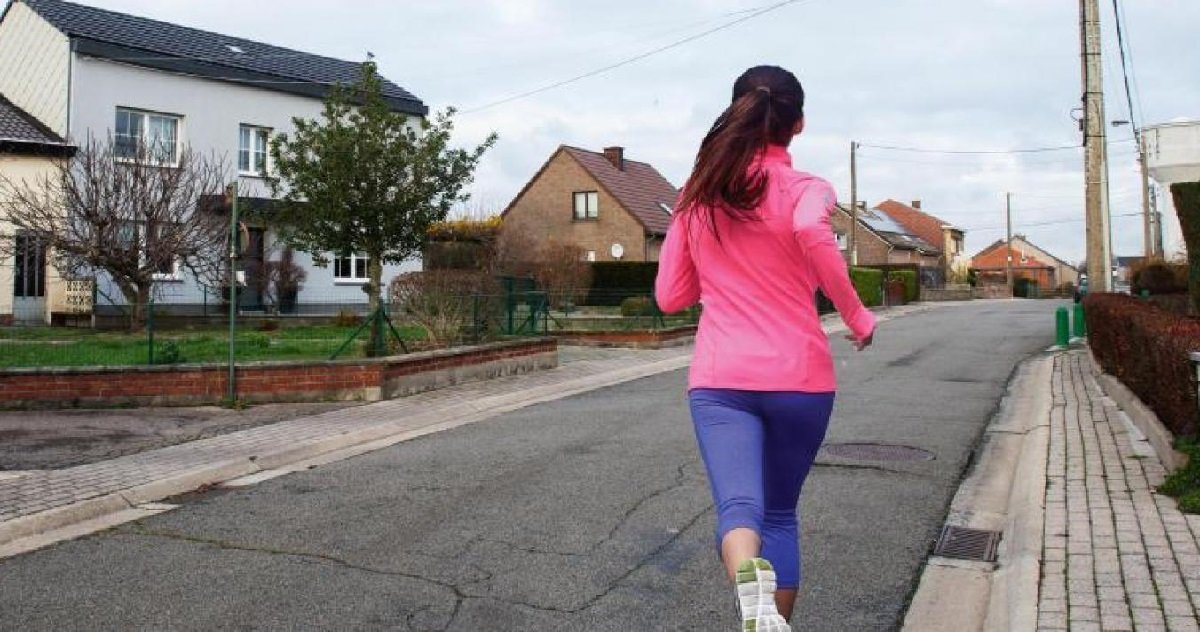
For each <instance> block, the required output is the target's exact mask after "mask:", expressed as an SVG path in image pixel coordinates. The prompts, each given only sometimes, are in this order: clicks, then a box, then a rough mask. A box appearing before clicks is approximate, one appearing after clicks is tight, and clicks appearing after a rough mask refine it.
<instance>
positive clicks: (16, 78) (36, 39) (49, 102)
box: [0, 2, 71, 136]
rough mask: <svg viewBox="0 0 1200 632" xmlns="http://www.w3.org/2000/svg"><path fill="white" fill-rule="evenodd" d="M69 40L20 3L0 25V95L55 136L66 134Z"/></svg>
mask: <svg viewBox="0 0 1200 632" xmlns="http://www.w3.org/2000/svg"><path fill="white" fill-rule="evenodd" d="M70 59H71V54H70V41H69V40H68V39H67V36H66V35H63V34H62V33H61V32H60V31H58V30H57V29H55V28H54V27H53V26H51V25H50V23H49V22H47V21H45V20H43V19H42V18H41V16H39V15H38V14H37V13H35V12H34V11H33V10H32V9H30V8H29V7H27V6H25V5H24V4H23V3H20V2H14V3H12V4H11V5H10V6H9V8H8V13H6V14H5V16H4V21H3V22H0V93H2V94H4V96H6V97H7V98H8V100H9V101H12V102H13V103H15V104H16V105H17V106H18V107H20V108H21V109H23V110H25V111H26V112H28V113H30V114H32V115H33V116H34V117H36V118H37V119H38V120H39V121H41V122H42V123H44V124H45V125H46V126H47V127H49V128H50V129H52V130H54V132H55V133H56V134H58V135H59V136H65V135H66V131H67V100H68V98H67V84H68V76H69V74H70Z"/></svg>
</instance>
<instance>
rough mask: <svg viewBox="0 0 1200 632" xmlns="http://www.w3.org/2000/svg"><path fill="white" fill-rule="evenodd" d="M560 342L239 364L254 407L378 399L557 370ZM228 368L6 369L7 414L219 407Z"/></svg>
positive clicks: (0, 388)
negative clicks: (9, 411) (52, 409)
mask: <svg viewBox="0 0 1200 632" xmlns="http://www.w3.org/2000/svg"><path fill="white" fill-rule="evenodd" d="M557 349H558V345H557V342H556V341H554V340H542V339H538V340H528V341H517V342H503V343H494V344H489V345H480V346H474V347H461V348H456V349H443V350H437V351H428V352H422V353H414V354H410V355H407V356H396V357H389V358H379V359H371V360H347V361H332V362H299V363H284V362H254V363H246V364H240V365H238V369H237V382H236V386H237V394H238V398H239V399H241V400H243V401H247V402H271V401H317V400H328V399H361V400H366V401H370V400H377V399H381V398H385V397H394V396H398V395H407V394H411V393H416V392H421V391H424V390H431V389H433V388H439V387H442V386H447V385H450V384H455V383H460V382H465V381H470V380H477V379H485V378H488V377H494V376H497V375H509V374H513V373H523V372H528V371H533V370H538V369H545V368H551V367H552V366H554V365H556V364H557ZM227 375H228V372H227V369H226V367H223V366H220V365H193V366H179V367H168V366H154V367H124V368H116V367H72V368H62V369H7V370H0V409H2V408H10V409H13V408H31V407H55V408H64V407H78V406H118V405H128V404H135V405H190V404H193V405H194V404H215V403H219V402H221V401H223V400H224V399H225V397H226V390H227V388H228V383H227V381H226V378H227Z"/></svg>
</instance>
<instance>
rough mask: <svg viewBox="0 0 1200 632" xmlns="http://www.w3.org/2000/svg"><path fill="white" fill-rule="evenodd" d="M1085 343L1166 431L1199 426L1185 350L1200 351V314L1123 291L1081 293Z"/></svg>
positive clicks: (1186, 432) (1191, 431) (1189, 431)
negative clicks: (1184, 313)
mask: <svg viewBox="0 0 1200 632" xmlns="http://www.w3.org/2000/svg"><path fill="white" fill-rule="evenodd" d="M1083 304H1084V310H1085V311H1084V313H1085V314H1086V318H1087V327H1088V344H1089V345H1090V346H1091V348H1092V353H1094V354H1095V356H1096V360H1097V361H1098V362H1099V363H1100V366H1101V367H1102V368H1103V369H1104V371H1105V372H1107V373H1109V374H1110V375H1113V376H1114V377H1116V378H1118V379H1120V380H1121V381H1122V382H1124V383H1125V385H1126V386H1128V387H1129V389H1130V390H1131V391H1133V392H1134V393H1136V394H1137V396H1138V397H1139V398H1141V400H1142V401H1143V402H1145V403H1146V405H1147V406H1149V407H1150V408H1151V409H1153V410H1154V412H1155V413H1156V414H1157V415H1158V418H1159V419H1160V420H1161V421H1162V422H1163V425H1165V426H1166V427H1167V428H1169V429H1170V430H1171V432H1173V433H1175V434H1176V435H1180V436H1195V435H1196V434H1197V431H1198V430H1200V413H1198V412H1197V408H1196V405H1197V403H1196V389H1195V387H1194V386H1193V385H1192V365H1191V362H1190V361H1189V360H1188V353H1189V352H1191V351H1200V319H1195V318H1188V317H1186V316H1181V315H1178V314H1174V313H1171V312H1168V311H1166V310H1164V309H1161V308H1159V307H1156V306H1154V305H1152V304H1150V303H1147V302H1146V301H1139V300H1137V299H1135V298H1133V297H1131V296H1126V295H1123V294H1089V295H1087V296H1086V297H1085V298H1084V302H1083Z"/></svg>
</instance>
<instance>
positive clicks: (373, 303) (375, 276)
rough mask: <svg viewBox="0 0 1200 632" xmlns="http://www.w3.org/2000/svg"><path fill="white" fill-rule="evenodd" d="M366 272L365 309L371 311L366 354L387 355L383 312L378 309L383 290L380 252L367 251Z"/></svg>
mask: <svg viewBox="0 0 1200 632" xmlns="http://www.w3.org/2000/svg"><path fill="white" fill-rule="evenodd" d="M368 256H369V257H370V259H369V260H368V261H367V274H368V276H370V277H371V283H370V285H369V286H368V299H367V309H368V311H369V312H370V313H371V318H373V319H374V320H373V321H372V322H371V340H370V342H369V343H368V345H367V355H370V356H376V355H387V347H386V340H384V338H383V318H382V316H383V314H382V313H380V312H379V309H380V305H381V302H380V295H381V294H382V292H383V259H382V253H375V252H372V253H368Z"/></svg>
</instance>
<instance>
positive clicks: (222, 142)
mask: <svg viewBox="0 0 1200 632" xmlns="http://www.w3.org/2000/svg"><path fill="white" fill-rule="evenodd" d="M73 74H74V87H73V95H72V103H73V106H72V120H71V137H72V138H73V139H75V141H76V142H82V139H86V138H87V137H88V135H89V134H90V135H91V136H93V137H95V138H97V139H105V138H107V137H108V135H109V134H111V133H112V131H113V126H114V125H115V119H116V109H117V108H118V107H125V108H133V109H139V110H147V111H152V112H161V113H166V114H173V115H178V116H181V117H182V122H181V123H180V131H179V134H180V138H181V139H182V142H183V143H186V144H189V145H190V146H191V148H192V149H193V150H195V151H198V152H201V153H205V154H212V155H216V156H218V157H220V158H222V159H223V160H224V161H225V164H226V168H227V170H228V173H229V180H230V181H232V179H233V178H234V177H238V176H236V174H237V152H238V133H239V127H240V126H241V125H243V124H246V125H255V126H261V127H268V128H271V129H272V130H274V131H275V132H285V133H290V132H292V131H293V130H294V126H293V125H292V118H293V117H301V118H318V117H319V116H320V114H321V110H322V105H323V104H322V102H321V101H320V100H318V99H312V98H307V97H303V96H299V95H293V94H286V93H281V92H274V91H270V90H263V89H261V88H256V87H252V86H246V85H237V84H233V83H226V82H221V81H214V80H211V79H202V78H197V77H191V76H181V75H176V74H171V73H168V72H163V71H158V70H151V69H146V68H140V67H136V66H131V65H126V64H121V63H116V62H112V61H108V60H102V59H97V58H91V57H84V56H77V57H76V60H75V64H74V69H73ZM238 180H239V189H240V193H241V195H243V196H251V197H268V196H269V192H268V190H267V188H266V185H265V183H264V182H263V180H262V179H260V178H255V177H246V176H240V177H238ZM295 261H296V263H297V264H298V265H301V266H302V267H304V268H305V269H306V271H307V273H308V278H307V280H306V281H305V282H304V285H303V287H302V289H301V292H300V296H299V302H300V303H302V304H304V303H312V302H322V303H360V302H364V301H365V298H366V295H365V294H364V293H363V292H362V288H361V286H360V285H353V284H349V285H348V284H338V283H335V282H334V281H333V269H332V267H328V268H317V267H314V266H312V265H311V258H310V257H308V256H307V255H305V254H303V253H297V255H296V258H295ZM419 267H420V263H419V261H418V262H413V263H411V264H404V265H399V266H397V265H389V266H385V268H384V282H385V283H386V282H387V281H389V280H390V279H391V278H392V277H393V276H395V275H396V274H398V273H400V272H402V271H408V270H415V269H419ZM117 295H119V293H117ZM159 296H160V298H159V300H160V301H162V302H165V303H192V304H199V303H201V302H202V301H204V299H205V292H204V290H203V288H202V287H200V286H199V285H198V284H197V283H195V282H194V281H193V280H185V281H183V282H164V283H163V284H162V287H161V288H160V292H159ZM209 300H211V297H210V299H209Z"/></svg>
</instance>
